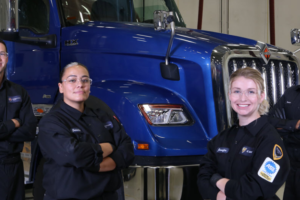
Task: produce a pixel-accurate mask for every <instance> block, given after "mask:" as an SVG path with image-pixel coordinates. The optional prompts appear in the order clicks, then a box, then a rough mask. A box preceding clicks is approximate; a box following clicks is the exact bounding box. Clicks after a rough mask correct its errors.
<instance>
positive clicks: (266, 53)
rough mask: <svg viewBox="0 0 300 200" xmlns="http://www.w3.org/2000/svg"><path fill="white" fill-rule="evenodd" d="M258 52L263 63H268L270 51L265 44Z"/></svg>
mask: <svg viewBox="0 0 300 200" xmlns="http://www.w3.org/2000/svg"><path fill="white" fill-rule="evenodd" d="M259 54H260V56H261V57H262V59H263V60H264V61H265V64H268V62H269V60H270V57H271V53H270V51H269V49H268V47H267V45H266V44H265V45H264V46H263V48H261V50H260V53H259Z"/></svg>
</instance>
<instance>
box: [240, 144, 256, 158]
mask: <svg viewBox="0 0 300 200" xmlns="http://www.w3.org/2000/svg"><path fill="white" fill-rule="evenodd" d="M253 151H254V149H253V148H252V147H247V146H244V147H243V148H242V150H241V151H240V154H242V155H244V156H252V154H253Z"/></svg>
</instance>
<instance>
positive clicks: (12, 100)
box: [8, 95, 22, 103]
mask: <svg viewBox="0 0 300 200" xmlns="http://www.w3.org/2000/svg"><path fill="white" fill-rule="evenodd" d="M8 102H9V103H17V102H22V98H21V96H20V95H17V96H11V97H8Z"/></svg>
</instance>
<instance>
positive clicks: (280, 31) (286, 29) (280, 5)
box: [275, 0, 300, 57]
mask: <svg viewBox="0 0 300 200" xmlns="http://www.w3.org/2000/svg"><path fill="white" fill-rule="evenodd" d="M299 8H300V1H299V0H285V1H275V30H276V31H275V38H276V40H275V43H276V46H279V47H282V48H284V49H287V50H290V51H294V50H296V49H298V48H300V46H293V45H292V44H291V37H290V31H291V29H293V28H300V11H299ZM296 55H297V56H298V57H299V56H300V53H297V54H296Z"/></svg>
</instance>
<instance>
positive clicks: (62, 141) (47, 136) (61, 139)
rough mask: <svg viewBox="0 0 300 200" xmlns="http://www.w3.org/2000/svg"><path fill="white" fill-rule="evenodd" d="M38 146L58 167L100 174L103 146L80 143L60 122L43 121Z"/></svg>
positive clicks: (52, 120) (53, 120) (40, 125)
mask: <svg viewBox="0 0 300 200" xmlns="http://www.w3.org/2000/svg"><path fill="white" fill-rule="evenodd" d="M48 118H49V117H48ZM38 144H39V146H40V148H41V151H42V154H43V156H44V157H45V158H50V159H52V160H54V161H55V162H56V163H57V164H58V165H62V166H73V167H76V168H81V169H86V170H89V171H93V172H99V168H100V163H101V162H102V160H103V156H102V154H103V151H102V148H101V146H100V145H99V144H93V143H88V142H80V141H78V140H77V139H76V137H74V136H73V134H72V133H71V130H68V129H67V128H66V127H65V126H64V124H63V123H61V122H59V121H58V120H55V119H51V118H50V119H46V120H44V119H42V120H41V122H40V123H39V135H38Z"/></svg>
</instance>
